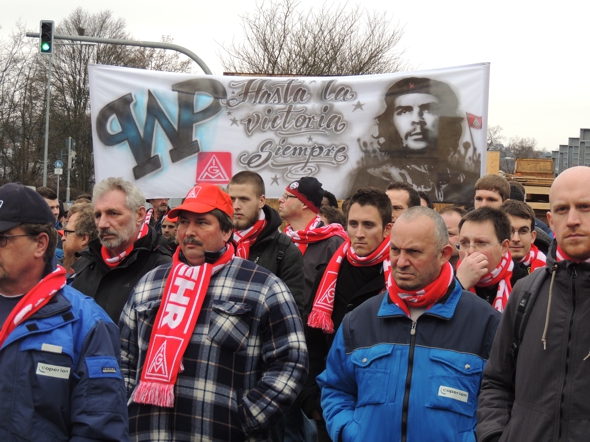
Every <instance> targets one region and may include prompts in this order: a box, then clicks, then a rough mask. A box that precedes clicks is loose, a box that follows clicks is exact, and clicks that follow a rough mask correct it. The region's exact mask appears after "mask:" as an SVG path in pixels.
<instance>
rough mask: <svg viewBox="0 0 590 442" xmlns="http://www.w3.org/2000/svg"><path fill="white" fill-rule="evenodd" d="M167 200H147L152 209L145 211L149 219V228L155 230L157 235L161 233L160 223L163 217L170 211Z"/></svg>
mask: <svg viewBox="0 0 590 442" xmlns="http://www.w3.org/2000/svg"><path fill="white" fill-rule="evenodd" d="M168 200H169V198H152V199H149V200H147V202H148V203H150V204H151V206H152V208H151V209H149V210H148V211H147V215H148V216H149V217H150V226H152V227H153V228H154V229H156V233H157V234H159V235H160V234H161V233H162V221H163V220H164V216H165V215H166V214H167V213H168V212H169V211H170V207H168Z"/></svg>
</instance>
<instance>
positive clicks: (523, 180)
mask: <svg viewBox="0 0 590 442" xmlns="http://www.w3.org/2000/svg"><path fill="white" fill-rule="evenodd" d="M507 179H508V181H510V180H513V181H518V182H519V183H520V184H522V185H523V186H524V189H525V190H526V202H527V204H528V205H529V206H531V207H532V208H533V210H534V211H535V213H536V214H537V217H539V218H544V216H545V214H546V213H547V211H548V210H549V189H551V185H552V184H553V178H542V177H535V176H516V175H510V176H508V177H507Z"/></svg>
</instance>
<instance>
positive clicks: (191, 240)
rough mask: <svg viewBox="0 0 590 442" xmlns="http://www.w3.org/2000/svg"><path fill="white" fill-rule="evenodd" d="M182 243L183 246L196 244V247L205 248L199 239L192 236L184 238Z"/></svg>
mask: <svg viewBox="0 0 590 442" xmlns="http://www.w3.org/2000/svg"><path fill="white" fill-rule="evenodd" d="M182 243H183V244H195V245H197V246H201V247H203V246H204V244H203V241H201V240H200V239H197V238H193V237H192V236H187V237H186V238H184V239H183V240H182Z"/></svg>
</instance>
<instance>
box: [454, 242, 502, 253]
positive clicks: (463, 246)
mask: <svg viewBox="0 0 590 442" xmlns="http://www.w3.org/2000/svg"><path fill="white" fill-rule="evenodd" d="M496 244H500V243H499V242H480V241H476V242H468V241H460V242H458V243H457V244H456V245H455V247H457V250H461V251H462V252H468V251H469V249H470V248H471V247H473V250H483V249H487V248H488V247H491V246H495V245H496Z"/></svg>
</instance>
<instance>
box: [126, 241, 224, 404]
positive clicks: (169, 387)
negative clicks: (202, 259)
mask: <svg viewBox="0 0 590 442" xmlns="http://www.w3.org/2000/svg"><path fill="white" fill-rule="evenodd" d="M180 251H181V248H180V247H178V249H176V252H175V253H174V256H173V258H172V269H171V270H170V274H169V275H168V279H167V280H166V287H165V289H164V292H163V295H162V303H161V304H160V308H159V309H158V314H157V315H156V321H155V322H154V326H153V329H152V335H151V336H150V344H149V346H148V350H147V356H146V359H145V363H144V365H143V369H142V371H141V379H140V381H139V384H138V385H137V388H136V389H135V391H134V393H133V400H134V401H135V402H137V403H140V404H151V405H156V406H158V407H170V408H172V407H174V384H175V383H176V378H177V376H178V373H179V372H180V371H182V370H181V363H182V356H183V355H184V352H185V350H186V348H187V346H188V344H189V342H190V339H191V336H192V334H193V331H194V329H195V325H196V323H197V319H198V317H199V314H200V312H201V307H202V306H203V301H204V300H205V296H206V295H207V290H208V288H209V282H210V280H211V275H214V274H215V273H217V272H219V271H220V270H221V269H222V268H223V267H225V266H226V265H227V264H228V263H230V262H231V261H232V259H233V257H234V247H233V246H232V245H231V244H230V243H228V244H227V250H226V251H225V253H224V254H223V255H222V256H221V257H220V258H219V259H218V260H217V261H216V262H215V263H214V264H208V263H205V264H203V265H200V266H194V267H193V266H190V265H188V264H185V263H183V262H182V261H180V259H179V256H180Z"/></svg>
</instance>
